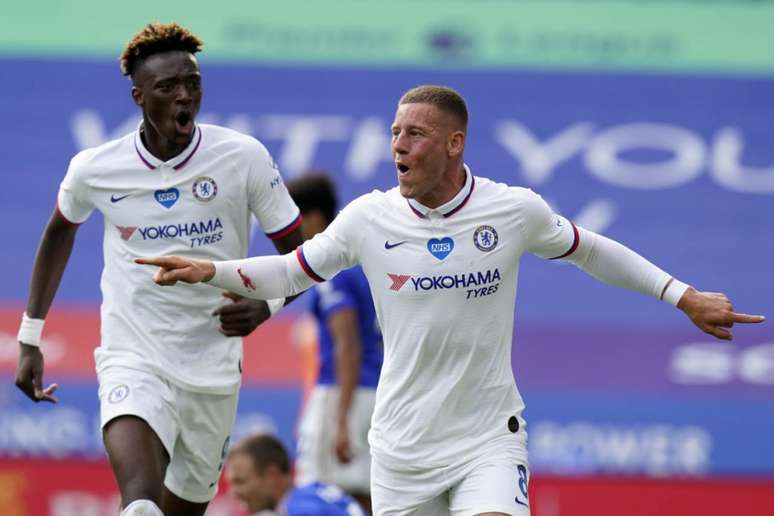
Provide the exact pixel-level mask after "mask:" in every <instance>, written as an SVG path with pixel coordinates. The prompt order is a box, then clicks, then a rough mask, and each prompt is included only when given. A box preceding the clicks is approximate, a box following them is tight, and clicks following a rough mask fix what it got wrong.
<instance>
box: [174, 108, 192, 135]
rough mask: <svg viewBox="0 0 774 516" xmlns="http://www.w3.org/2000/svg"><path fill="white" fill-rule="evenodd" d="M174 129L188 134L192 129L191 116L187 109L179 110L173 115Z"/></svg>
mask: <svg viewBox="0 0 774 516" xmlns="http://www.w3.org/2000/svg"><path fill="white" fill-rule="evenodd" d="M175 129H177V132H179V133H183V134H190V133H191V131H193V117H192V116H191V113H190V112H188V111H180V112H179V113H178V114H177V115H175Z"/></svg>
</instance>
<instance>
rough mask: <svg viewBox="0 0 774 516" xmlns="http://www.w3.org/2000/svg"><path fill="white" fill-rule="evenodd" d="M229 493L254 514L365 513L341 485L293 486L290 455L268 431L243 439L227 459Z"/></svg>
mask: <svg viewBox="0 0 774 516" xmlns="http://www.w3.org/2000/svg"><path fill="white" fill-rule="evenodd" d="M225 475H226V481H227V482H228V486H229V487H228V488H229V492H230V493H231V494H232V495H233V496H235V497H236V498H238V499H240V500H242V501H243V502H244V503H245V505H247V509H248V510H249V511H250V512H251V513H256V514H265V513H263V512H260V513H259V511H267V510H270V511H274V512H275V513H278V514H282V515H287V516H364V513H363V511H362V509H361V508H360V506H359V505H358V503H357V502H356V501H355V500H354V499H353V498H351V497H350V496H349V495H347V494H346V493H345V492H344V491H342V490H341V489H340V488H339V487H337V486H335V485H332V484H324V483H322V482H313V483H311V484H307V485H304V486H299V487H296V488H293V477H292V474H291V471H290V458H289V457H288V452H287V451H286V450H285V447H284V446H282V443H281V442H280V441H279V440H278V439H277V438H276V437H273V436H271V435H268V434H254V435H250V436H247V437H245V438H244V439H242V440H241V441H239V442H238V443H237V444H236V445H234V447H233V448H231V450H230V451H229V454H228V459H227V460H226V473H225Z"/></svg>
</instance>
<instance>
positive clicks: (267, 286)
mask: <svg viewBox="0 0 774 516" xmlns="http://www.w3.org/2000/svg"><path fill="white" fill-rule="evenodd" d="M299 252H300V251H296V253H288V254H285V255H282V256H256V257H253V258H247V259H244V260H230V261H223V262H211V261H209V260H195V259H192V258H182V257H180V256H156V257H151V258H137V259H136V260H135V262H136V263H139V264H142V265H155V266H157V267H159V270H158V271H156V274H155V275H154V276H153V281H155V282H156V283H158V284H159V285H163V286H171V285H174V284H175V283H177V282H178V281H182V282H184V283H200V282H204V283H207V284H208V285H211V286H213V287H218V288H222V289H225V290H230V291H231V292H235V293H237V294H239V295H240V296H244V297H251V298H254V299H276V298H280V297H288V296H292V295H295V294H300V293H301V292H303V291H304V290H306V289H308V288H309V287H311V286H312V285H313V284H314V280H313V279H312V278H310V277H309V275H308V274H307V273H305V272H304V269H303V268H302V267H301V265H300V263H299V259H298V258H296V254H297V253H299Z"/></svg>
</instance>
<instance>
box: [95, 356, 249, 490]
mask: <svg viewBox="0 0 774 516" xmlns="http://www.w3.org/2000/svg"><path fill="white" fill-rule="evenodd" d="M97 378H98V380H99V399H100V425H101V427H102V428H103V429H104V428H105V425H106V424H107V423H108V422H110V421H111V420H112V419H114V418H116V417H118V416H127V415H131V416H137V417H139V418H141V419H143V420H144V421H145V422H146V423H148V425H149V426H150V427H151V428H152V429H153V431H154V432H155V433H156V435H157V436H158V437H159V439H160V440H161V443H162V444H163V445H164V448H166V450H167V453H168V454H169V466H168V467H167V472H166V476H165V478H164V485H165V486H166V487H167V489H169V490H170V491H172V493H174V494H175V495H177V496H179V497H180V498H182V499H184V500H188V501H190V502H194V503H204V502H209V501H210V500H211V499H212V498H214V497H215V494H216V493H217V491H218V478H219V477H220V472H221V469H223V461H224V459H225V455H226V451H227V449H228V441H229V435H230V433H231V428H232V426H233V425H234V417H235V415H236V407H237V399H238V392H234V393H233V394H208V393H200V392H191V391H187V390H184V389H181V388H179V387H177V386H176V385H174V384H172V383H170V382H168V381H167V380H165V379H163V378H161V377H159V376H158V375H156V374H154V373H149V372H145V371H139V370H136V369H129V368H122V367H115V366H111V367H107V368H105V369H104V370H103V371H101V372H99V373H98V374H97Z"/></svg>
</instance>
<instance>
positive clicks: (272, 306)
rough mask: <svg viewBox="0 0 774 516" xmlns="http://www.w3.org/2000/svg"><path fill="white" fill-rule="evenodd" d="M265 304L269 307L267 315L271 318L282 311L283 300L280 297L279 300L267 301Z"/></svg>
mask: <svg viewBox="0 0 774 516" xmlns="http://www.w3.org/2000/svg"><path fill="white" fill-rule="evenodd" d="M266 304H267V305H269V313H270V314H271V315H272V316H273V315H274V314H276V313H277V312H279V311H280V310H282V307H283V306H285V298H284V297H281V298H279V299H267V300H266Z"/></svg>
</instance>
